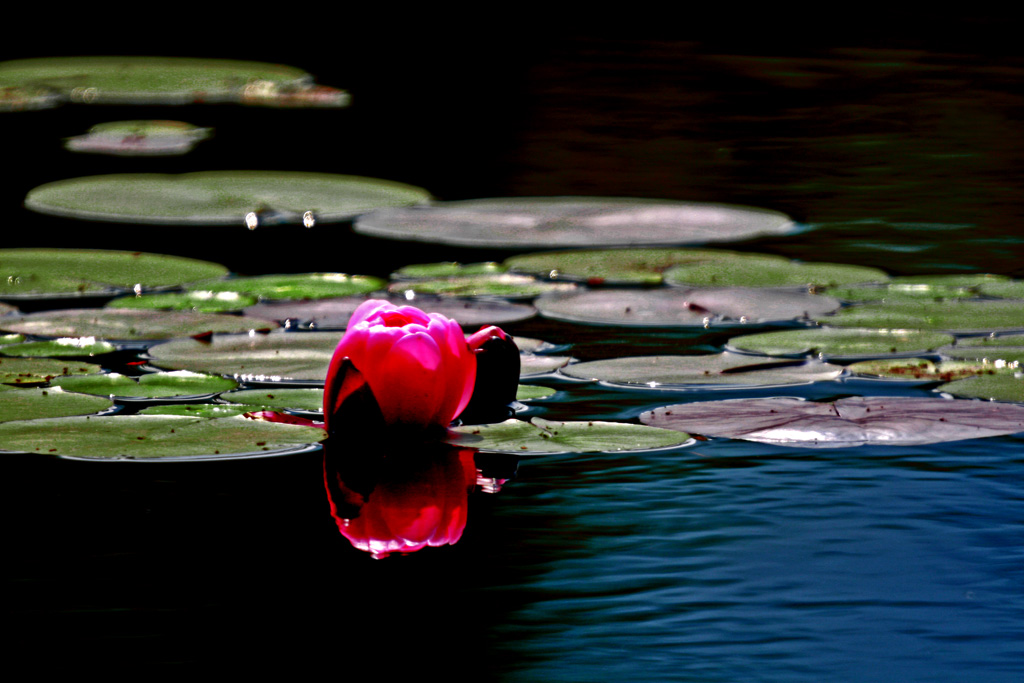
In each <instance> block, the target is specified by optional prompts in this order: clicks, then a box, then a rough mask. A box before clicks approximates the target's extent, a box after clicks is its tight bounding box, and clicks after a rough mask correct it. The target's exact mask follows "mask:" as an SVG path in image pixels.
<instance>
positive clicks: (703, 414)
mask: <svg viewBox="0 0 1024 683" xmlns="http://www.w3.org/2000/svg"><path fill="white" fill-rule="evenodd" d="M640 421H641V422H643V423H644V424H647V425H653V426H655V427H663V428H666V429H677V430H679V431H682V432H690V433H696V434H703V435H706V436H718V437H727V438H732V439H746V440H748V441H758V442H761V443H770V444H777V445H782V446H795V447H799V448H845V447H850V446H864V445H886V446H916V445H920V444H929V443H943V442H946V441H959V440H962V439H979V438H983V437H989V436H999V435H1001V434H1014V433H1016V432H1019V431H1024V406H1016V405H1011V404H1005V403H986V402H981V401H950V400H945V399H941V398H909V397H893V396H890V397H881V396H874V397H864V396H856V397H852V398H844V399H840V400H838V401H835V402H831V403H815V402H812V401H803V400H800V399H797V398H756V399H733V400H727V401H702V402H698V403H687V404H683V405H673V406H666V407H664V408H658V409H656V410H652V411H649V412H645V413H642V414H641V415H640Z"/></svg>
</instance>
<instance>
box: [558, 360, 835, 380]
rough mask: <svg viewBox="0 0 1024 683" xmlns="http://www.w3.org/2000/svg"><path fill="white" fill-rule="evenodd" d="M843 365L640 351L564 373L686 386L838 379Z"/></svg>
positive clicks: (576, 365) (594, 377)
mask: <svg viewBox="0 0 1024 683" xmlns="http://www.w3.org/2000/svg"><path fill="white" fill-rule="evenodd" d="M842 372H843V368H841V367H840V366H838V365H829V364H828V363H822V362H820V361H805V362H793V361H778V360H772V361H767V362H766V361H765V359H764V358H759V357H757V356H746V355H743V354H738V353H729V352H728V351H727V352H725V353H718V354H710V355H701V356H637V357H627V358H611V359H608V360H598V361H590V362H588V363H576V364H574V365H570V366H569V367H567V368H565V369H564V370H562V374H564V375H568V376H569V377H578V378H580V379H595V380H601V381H604V382H611V383H613V384H624V385H634V386H645V387H649V388H654V387H657V386H667V387H679V386H681V385H717V386H736V385H745V386H751V385H753V386H778V385H789V384H809V383H811V382H823V381H828V380H832V379H835V378H836V377H838V376H839V375H840V374H842Z"/></svg>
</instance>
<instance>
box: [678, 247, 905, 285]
mask: <svg viewBox="0 0 1024 683" xmlns="http://www.w3.org/2000/svg"><path fill="white" fill-rule="evenodd" d="M887 278H888V276H887V275H886V274H885V273H884V272H883V271H881V270H878V269H877V268H866V267H864V266H850V265H844V264H841V263H804V262H801V261H790V260H789V259H786V258H782V257H780V256H767V255H764V254H739V253H722V254H721V255H718V256H716V257H714V258H709V259H707V260H704V261H699V262H694V263H687V264H684V265H678V266H675V267H673V268H671V269H669V270H668V271H666V272H665V281H666V282H669V283H672V284H679V285H691V286H710V287H730V286H736V287H785V286H811V287H816V288H817V287H836V286H838V285H845V284H853V283H856V282H878V281H881V280H885V279H887Z"/></svg>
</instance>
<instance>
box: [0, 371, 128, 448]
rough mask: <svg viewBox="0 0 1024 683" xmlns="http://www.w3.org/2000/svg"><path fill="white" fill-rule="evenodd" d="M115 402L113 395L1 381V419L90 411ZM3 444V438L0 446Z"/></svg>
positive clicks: (88, 413)
mask: <svg viewBox="0 0 1024 683" xmlns="http://www.w3.org/2000/svg"><path fill="white" fill-rule="evenodd" d="M113 405H114V404H113V403H112V402H111V401H110V400H109V399H105V398H100V397H98V396H86V395H83V394H72V393H69V392H65V391H64V390H63V389H61V388H60V387H47V388H45V389H41V388H27V387H26V388H17V389H16V388H14V387H9V386H4V385H0V422H10V421H12V420H35V419H38V418H45V417H67V416H69V415H90V414H92V413H98V412H100V411H102V410H107V409H108V408H110V407H111V406H113ZM2 444H3V441H2V440H0V448H2V447H3V446H2Z"/></svg>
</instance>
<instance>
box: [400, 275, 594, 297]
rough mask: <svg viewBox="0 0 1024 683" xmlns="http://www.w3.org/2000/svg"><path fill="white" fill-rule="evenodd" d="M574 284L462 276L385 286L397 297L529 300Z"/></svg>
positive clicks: (498, 277) (525, 278)
mask: <svg viewBox="0 0 1024 683" xmlns="http://www.w3.org/2000/svg"><path fill="white" fill-rule="evenodd" d="M575 288H576V285H574V284H571V283H568V282H543V281H541V280H537V279H535V278H532V277H529V276H526V275H512V274H509V273H502V274H498V275H463V276H460V277H448V278H438V279H431V280H399V281H398V282H392V283H391V284H390V285H389V286H388V291H389V292H391V293H392V294H396V295H406V294H407V293H408V292H412V293H413V294H414V295H416V294H435V295H438V296H487V297H504V298H507V299H530V298H533V297H535V296H539V295H541V294H544V293H546V292H559V291H562V292H564V291H570V290H573V289H575Z"/></svg>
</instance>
